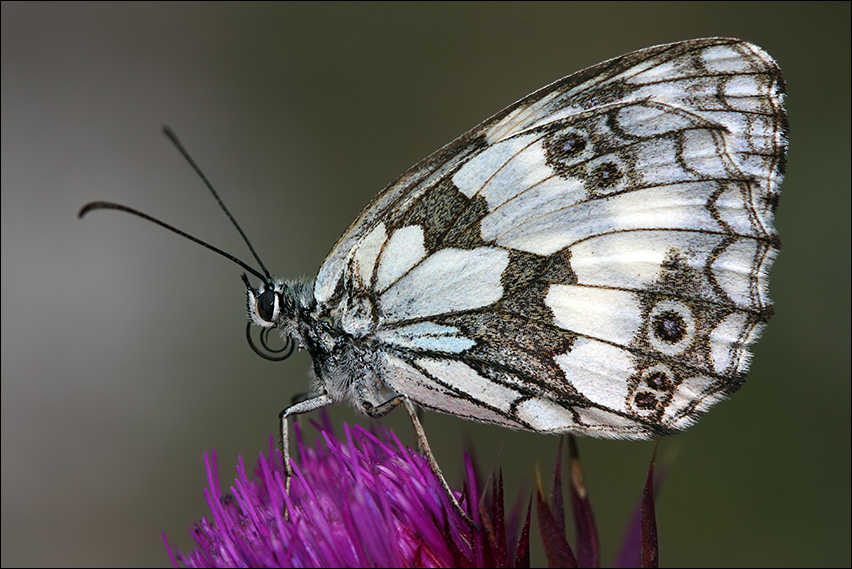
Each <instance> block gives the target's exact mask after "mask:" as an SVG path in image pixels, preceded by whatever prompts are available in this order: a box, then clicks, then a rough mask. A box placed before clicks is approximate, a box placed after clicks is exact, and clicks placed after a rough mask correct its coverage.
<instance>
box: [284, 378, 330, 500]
mask: <svg viewBox="0 0 852 569" xmlns="http://www.w3.org/2000/svg"><path fill="white" fill-rule="evenodd" d="M330 403H333V401H332V399H331V397H329V396H328V395H325V394H323V395H316V394H313V397H311V398H310V399H304V400H302V401H299V402H298V403H294V404H293V405H290V406H289V407H287V408H286V409H284V410H283V411H281V413H279V415H278V419H279V421H280V427H281V456H282V457H283V459H284V480H285V482H284V488H285V490H286V491H287V493H288V494H289V493H290V478H291V477H292V474H293V467H292V466H291V465H290V436H289V424H288V419H289V418H290V417H291V416H293V415H301V414H302V413H308V412H310V411H316V410H317V409H319V408H321V407H325V406H326V405H329V404H330Z"/></svg>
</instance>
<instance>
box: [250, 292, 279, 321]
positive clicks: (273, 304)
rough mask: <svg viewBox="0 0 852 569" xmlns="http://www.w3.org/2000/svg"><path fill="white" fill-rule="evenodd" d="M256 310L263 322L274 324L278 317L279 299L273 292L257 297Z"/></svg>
mask: <svg viewBox="0 0 852 569" xmlns="http://www.w3.org/2000/svg"><path fill="white" fill-rule="evenodd" d="M255 310H256V311H257V315H258V316H260V318H261V319H262V320H264V321H265V322H269V323H271V324H274V322H275V318H276V317H277V316H278V297H277V296H276V295H275V293H274V292H273V291H271V290H268V291H266V292H264V293H263V294H261V295H260V296H259V297H257V305H256V306H255Z"/></svg>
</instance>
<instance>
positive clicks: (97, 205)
mask: <svg viewBox="0 0 852 569" xmlns="http://www.w3.org/2000/svg"><path fill="white" fill-rule="evenodd" d="M96 209H114V210H117V211H123V212H125V213H129V214H131V215H135V216H136V217H141V218H142V219H145V220H147V221H150V222H151V223H155V224H157V225H159V226H160V227H164V228H165V229H168V230H169V231H172V232H174V233H177V234H178V235H180V236H181V237H185V238H186V239H189V240H190V241H193V242H195V243H198V244H199V245H201V246H202V247H205V248H207V249H210V250H211V251H213V252H214V253H219V254H220V255H222V256H223V257H225V258H226V259H230V260H231V261H233V262H234V263H236V264H238V265H239V266H241V267H242V268H243V269H245V270H246V271H248V272H250V273H251V274H253V275H254V276H256V277H257V278H259V279H260V280H262V281H267V282H268V280H269V274H268V273H267V276H265V277H264V276H263V275H262V274H261V273H260V272H259V271H258V270H257V269H254V268H252V267H250V266H248V265H247V264H246V263H244V262H243V261H241V260H239V259H237V258H236V257H234V256H233V255H231V254H230V253H226V252H225V251H223V250H222V249H219V248H218V247H214V246H213V245H211V244H210V243H207V242H206V241H202V240H201V239H199V238H198V237H193V236H192V235H190V234H189V233H186V232H185V231H181V230H180V229H178V228H177V227H174V226H172V225H169V224H168V223H165V222H163V221H160V220H159V219H157V218H156V217H151V216H150V215H148V214H147V213H142V212H141V211H139V210H136V209H133V208H132V207H127V206H126V205H121V204H117V203H113V202H92V203H88V204H86V205H85V206H83V209H81V210H80V213H78V214H77V217H83V216H84V215H86V214H87V213H89V212H90V211H93V210H96ZM264 270H265V269H264Z"/></svg>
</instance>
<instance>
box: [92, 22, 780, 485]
mask: <svg viewBox="0 0 852 569" xmlns="http://www.w3.org/2000/svg"><path fill="white" fill-rule="evenodd" d="M175 142H176V143H177V141H176V139H175ZM177 144H178V145H179V143H177ZM786 149H787V119H786V114H785V110H784V82H783V79H782V76H781V73H780V70H779V68H778V66H777V65H776V63H775V62H774V61H773V59H772V58H771V57H770V56H769V55H768V54H767V53H766V52H765V51H763V50H762V49H761V48H759V47H757V46H755V45H753V44H750V43H747V42H745V41H741V40H737V39H725V38H709V39H694V40H689V41H683V42H678V43H672V44H668V45H660V46H656V47H650V48H647V49H642V50H639V51H635V52H632V53H628V54H626V55H622V56H620V57H617V58H615V59H611V60H609V61H606V62H603V63H600V64H598V65H595V66H593V67H590V68H588V69H585V70H583V71H580V72H578V73H575V74H573V75H570V76H568V77H565V78H563V79H560V80H559V81H556V82H555V83H552V84H551V85H549V86H547V87H544V88H542V89H540V90H538V91H536V92H534V93H532V94H531V95H529V96H527V97H525V98H524V99H522V100H520V101H518V102H517V103H515V104H513V105H511V106H509V107H508V108H506V109H504V110H503V111H501V112H499V113H497V114H496V115H494V116H493V117H491V118H489V119H487V120H485V121H484V122H482V123H481V124H479V125H478V126H476V127H475V128H473V129H472V130H470V131H468V132H467V133H465V134H463V135H462V136H460V137H459V138H457V139H456V140H454V141H453V142H451V143H449V144H448V145H446V146H444V147H443V148H441V149H440V150H438V151H437V152H435V153H433V154H432V155H431V156H429V157H427V158H426V159H425V160H423V161H421V162H420V163H419V164H417V165H415V166H413V167H412V168H410V169H409V170H408V171H407V172H405V173H404V174H403V175H402V176H400V177H399V178H397V179H396V180H395V181H394V182H392V183H391V184H390V185H388V186H387V187H386V188H385V189H384V190H383V191H382V192H381V193H380V194H379V195H378V196H377V197H376V198H375V199H374V200H373V201H372V203H370V204H369V205H368V206H367V208H366V209H365V210H364V211H363V212H361V214H360V215H359V216H358V217H357V218H356V220H355V221H354V222H353V223H352V225H351V226H350V227H349V229H347V230H346V232H345V233H344V234H343V235H342V237H340V239H339V240H338V241H337V243H336V245H335V246H334V247H333V249H332V250H331V252H330V253H329V255H328V257H327V258H326V259H325V261H324V262H323V264H322V266H321V267H320V269H319V272H318V274H317V276H316V279H314V280H313V281H309V280H295V281H282V280H276V279H273V278H272V277H271V276H270V275H269V273H268V272H267V271H266V269H265V267H264V268H263V273H261V272H258V271H255V270H253V269H251V268H249V267H247V265H245V264H242V263H241V262H239V261H237V262H239V263H241V264H242V266H244V267H246V268H247V270H248V271H249V272H251V273H252V274H254V275H255V276H258V277H259V278H260V279H261V284H260V285H259V286H252V285H251V283H250V282H249V280H248V278H247V277H246V276H245V274H244V275H243V280H244V282H245V285H246V289H247V305H248V313H249V318H250V325H251V324H254V325H257V326H260V327H261V328H262V329H263V330H264V331H265V332H269V331H270V330H272V329H275V330H277V331H278V332H280V333H281V335H282V337H283V338H285V339H286V340H287V341H288V342H290V343H291V349H290V350H289V351H285V353H284V354H282V355H281V357H286V356H287V355H289V352H290V351H292V346H298V347H299V348H300V349H304V350H307V352H308V353H309V354H310V355H311V357H312V360H313V367H312V376H313V388H312V392H311V393H310V394H309V395H307V396H305V397H303V398H302V399H301V400H300V401H298V402H297V403H295V404H293V405H292V406H290V407H288V408H287V409H285V410H284V411H282V413H281V430H282V440H283V441H284V448H283V450H284V455H285V465H286V467H287V468H288V469H289V459H288V457H289V452H288V444H287V431H288V421H287V420H288V418H289V417H291V416H293V415H298V414H301V413H305V412H308V411H312V410H316V409H319V408H321V407H324V406H326V405H328V404H331V403H335V402H342V401H347V402H349V403H351V404H353V405H354V406H355V407H356V408H358V409H360V410H362V411H363V412H365V413H366V414H368V415H370V416H373V417H378V416H382V415H384V414H385V413H387V412H389V411H390V410H392V409H393V408H395V407H396V406H399V405H402V406H404V407H405V408H406V409H407V410H408V413H409V415H410V416H411V419H412V421H413V423H414V426H415V429H416V431H417V435H418V440H420V442H421V446H422V447H424V451H425V454H426V456H427V458H428V459H429V461H430V463H431V464H432V466H433V470H435V471H436V473H437V474H438V475H439V477H440V479H441V481H442V483H443V484H444V487H445V489H446V490H447V491H448V493H449V487H448V486H447V484H446V482H445V481H444V479H443V476H441V475H440V469H439V468H438V465H437V462H435V460H434V457H433V456H432V453H431V451H430V450H429V448H428V443H427V442H426V438H425V434H424V433H423V429H422V427H421V426H420V423H419V420H418V418H417V414H416V409H417V408H418V407H419V408H425V409H429V410H433V411H439V412H443V413H449V414H451V415H455V416H458V417H463V418H466V419H471V420H475V421H480V422H484V423H491V424H496V425H500V426H503V427H508V428H511V429H522V430H528V431H536V432H542V433H573V434H580V435H590V436H595V437H608V438H623V439H648V438H654V437H658V436H662V435H667V434H670V433H674V432H677V431H680V430H682V429H684V428H686V427H688V426H690V425H692V424H693V423H694V422H695V421H696V420H697V419H698V418H699V417H700V416H701V415H702V414H703V413H704V412H706V411H707V410H708V409H709V408H710V407H711V406H712V405H714V404H715V403H717V402H718V401H720V400H722V399H724V398H725V397H727V396H728V395H730V394H731V393H732V392H734V391H736V390H737V389H738V388H739V387H740V386H741V385H742V383H743V381H744V377H745V373H746V371H747V368H748V365H749V359H750V353H749V346H750V345H751V344H752V343H754V341H755V340H756V339H757V338H758V336H759V335H760V333H761V330H762V329H763V327H764V325H765V324H766V322H767V321H768V319H769V317H770V316H771V315H772V304H771V301H770V299H769V297H768V276H767V275H768V270H769V268H770V266H771V264H772V262H773V259H774V258H775V256H776V254H777V252H778V248H779V238H778V235H777V233H776V231H775V229H774V228H773V225H772V220H773V216H774V212H775V209H776V207H777V204H778V196H779V186H780V184H781V181H782V177H783V173H784V167H785V155H786ZM190 160H191V159H190ZM193 165H194V163H193ZM202 176H203V175H202ZM205 181H206V180H205ZM208 185H209V184H208ZM211 189H212V187H211ZM214 193H215V192H214ZM101 204H102V205H101V206H99V207H107V206H104V205H103V202H101ZM87 207H89V206H87ZM241 233H242V231H241ZM252 252H253V250H252ZM255 257H256V258H257V256H256V255H255ZM232 260H235V259H233V258H232ZM257 260H258V262H259V263H260V259H259V258H257ZM260 264H261V267H263V265H262V263H260ZM265 338H266V337H265V335H263V336H262V344H263V346H264V347H265V348H266V349H267V350H269V348H268V345H267V343H266V339H265ZM252 346H253V347H254V348H255V350H256V351H258V353H261V354H262V355H264V354H263V352H262V351H261V350H260V349H258V348H257V347H256V346H255V345H254V344H252ZM267 357H270V358H273V357H274V356H272V355H268V356H267ZM450 495H451V496H452V494H450Z"/></svg>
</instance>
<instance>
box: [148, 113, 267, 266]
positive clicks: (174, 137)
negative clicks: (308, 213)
mask: <svg viewBox="0 0 852 569" xmlns="http://www.w3.org/2000/svg"><path fill="white" fill-rule="evenodd" d="M163 133H164V134H165V135H166V136H167V137H169V140H171V141H172V144H174V145H175V148H177V149H178V152H180V153H181V155H182V156H183V157H184V159H185V160H186V161H187V162H189V165H190V166H192V168H193V170H195V173H196V174H198V176H199V177H200V178H201V180H202V181H203V182H204V185H205V186H207V189H208V190H210V193H211V194H213V197H214V198H216V201H217V202H218V203H219V207H221V208H222V211H224V212H225V215H227V216H228V219H230V220H231V223H233V224H234V227H236V228H237V231H239V233H240V236H241V237H242V238H243V241H245V242H246V245H248V248H249V251H251V254H252V256H254V260H255V261H257V264H258V265H260V268H261V269H263V272H264V274H265V275H266V278H263V277H260V278H261V280H264V281H266V282H271V281H272V275H270V274H269V271H268V270H266V265H264V264H263V261H261V260H260V256H259V255H258V254H257V251H255V250H254V247H253V246H252V244H251V241H249V238H248V237H247V236H246V234H245V231H243V228H242V227H240V224H239V223H237V220H236V219H234V216H233V215H231V212H230V211H228V208H227V207H225V202H223V201H222V198H220V197H219V194H218V193H216V190H215V189H213V184H211V183H210V180H208V179H207V176H205V175H204V172H202V171H201V168H199V166H198V164H196V163H195V160H193V159H192V156H190V155H189V152H187V150H186V148H184V147H183V144H181V142H180V139H178V137H177V135H176V134H175V132H174V131H173V130H172V129H171V128H169V127H168V126H164V127H163ZM242 266H243V267H245V265H244V264H243V265H242ZM251 273H252V274H254V275H257V272H256V271H251Z"/></svg>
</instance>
